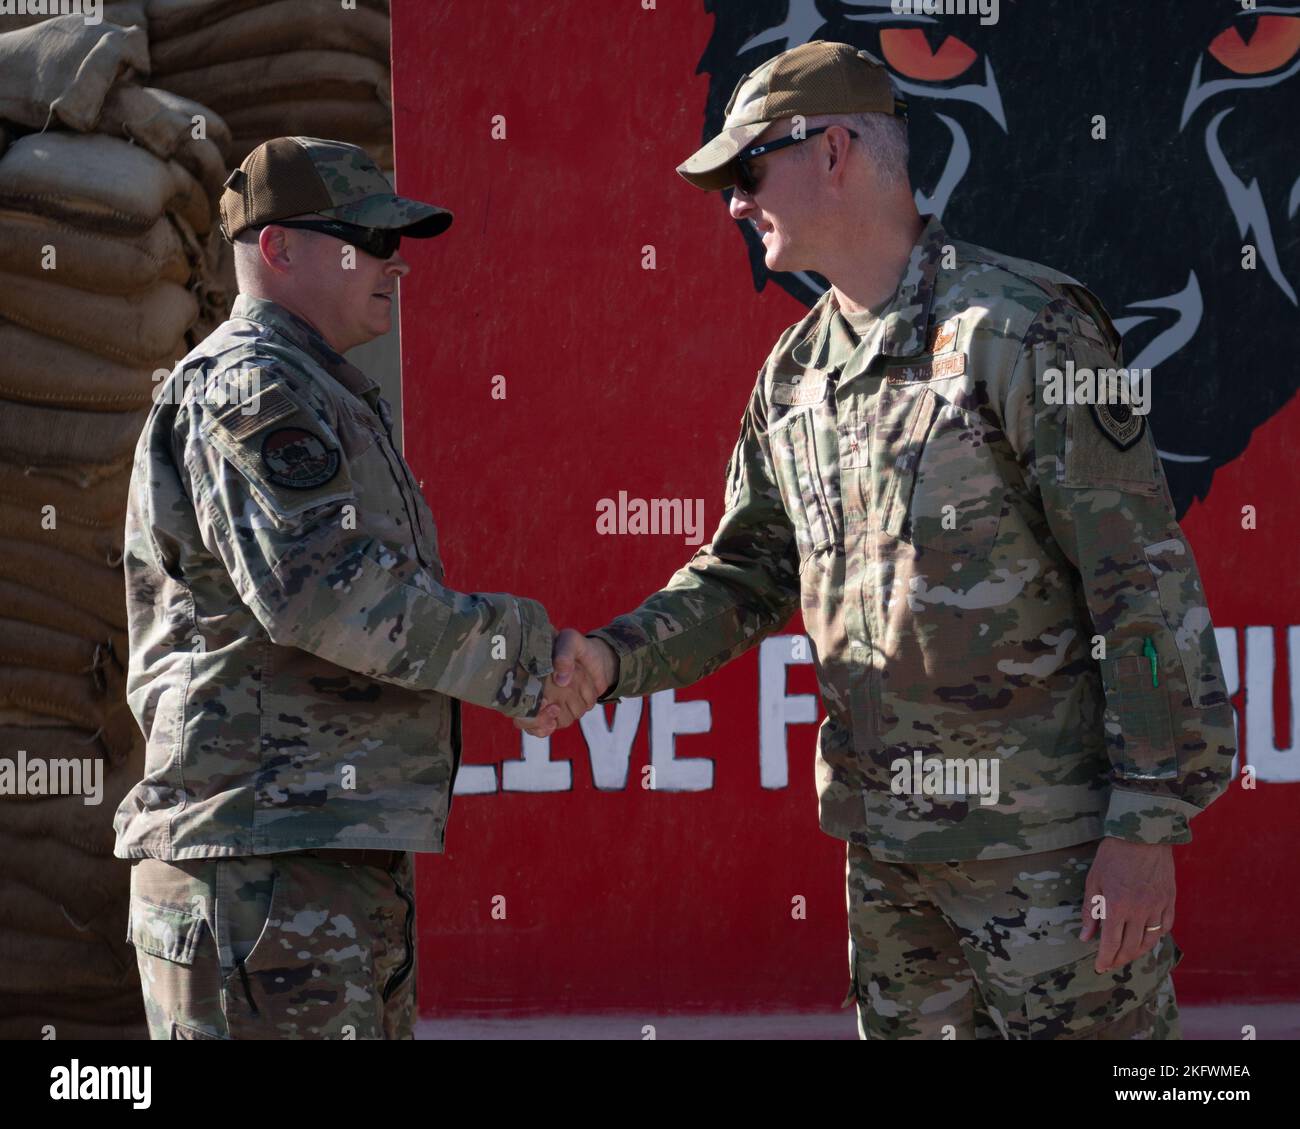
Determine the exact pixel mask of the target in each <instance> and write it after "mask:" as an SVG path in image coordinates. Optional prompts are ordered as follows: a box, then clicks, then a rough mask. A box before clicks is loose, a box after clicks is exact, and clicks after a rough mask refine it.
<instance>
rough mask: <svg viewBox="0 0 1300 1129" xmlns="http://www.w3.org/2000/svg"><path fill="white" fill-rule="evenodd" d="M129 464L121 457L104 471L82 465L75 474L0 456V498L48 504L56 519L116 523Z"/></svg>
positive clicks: (120, 514) (123, 507)
mask: <svg viewBox="0 0 1300 1129" xmlns="http://www.w3.org/2000/svg"><path fill="white" fill-rule="evenodd" d="M0 456H3V452H0ZM131 463H132V460H130V459H124V460H123V461H122V463H121V464H119V465H117V466H113V467H111V468H110V469H109V471H108V473H100V471H101V469H102V468H99V467H86V468H84V470H82V473H80V474H75V473H67V468H62V467H28V466H22V465H19V464H17V463H13V462H10V461H6V460H3V459H2V458H0V499H4V500H5V501H9V502H14V503H16V504H17V505H19V506H31V505H33V504H35V505H37V506H43V505H45V504H47V503H48V504H49V505H52V506H56V507H57V508H58V514H59V520H60V521H75V522H78V523H80V524H81V525H92V526H96V527H100V526H110V525H116V524H118V523H120V522H121V521H123V519H124V518H125V515H126V498H127V494H128V492H129V491H130V488H131ZM79 469H80V468H79Z"/></svg>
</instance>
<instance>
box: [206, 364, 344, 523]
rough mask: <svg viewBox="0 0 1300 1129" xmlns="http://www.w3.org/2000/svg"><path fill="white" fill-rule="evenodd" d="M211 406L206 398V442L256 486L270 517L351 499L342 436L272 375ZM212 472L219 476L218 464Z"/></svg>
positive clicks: (261, 503) (263, 374) (267, 375)
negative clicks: (225, 400) (341, 441)
mask: <svg viewBox="0 0 1300 1129" xmlns="http://www.w3.org/2000/svg"><path fill="white" fill-rule="evenodd" d="M262 377H263V381H262V383H261V384H260V385H259V384H258V382H257V381H255V380H254V381H251V382H247V383H245V384H244V385H242V386H241V391H240V394H239V395H236V396H234V397H231V398H230V399H229V400H228V401H227V402H226V403H224V404H219V405H217V406H215V407H214V406H213V400H212V396H211V395H210V394H209V395H207V396H205V399H204V403H205V406H206V407H207V409H208V410H207V413H206V415H207V418H206V420H205V421H204V424H203V434H204V437H205V438H206V441H207V442H208V443H210V444H211V445H212V447H213V448H214V449H215V451H216V452H217V453H218V454H220V455H221V456H222V457H223V458H224V459H225V460H226V461H227V462H229V463H230V464H231V465H233V466H234V467H235V469H237V470H238V471H239V472H240V473H241V474H242V475H243V476H244V478H245V479H247V480H248V482H249V483H250V485H251V486H252V487H253V491H254V494H255V500H256V501H257V502H258V504H259V505H260V506H261V507H262V509H263V510H265V511H266V512H267V513H268V514H269V515H270V516H271V517H273V518H275V519H278V520H281V521H283V520H285V519H288V518H292V517H295V516H296V515H298V514H300V513H302V512H303V511H304V510H307V509H309V508H311V507H314V506H322V505H325V504H327V503H329V502H334V501H341V500H344V499H347V498H349V497H351V496H352V493H353V488H352V479H351V475H350V474H349V472H348V466H347V460H346V459H345V458H344V456H343V451H342V448H341V446H340V443H339V440H338V436H337V434H336V433H335V431H334V429H333V428H332V427H331V426H330V425H329V423H328V422H327V421H326V420H324V419H323V418H322V417H321V414H320V413H319V412H317V411H316V410H315V409H313V408H312V407H311V405H310V404H309V403H308V402H306V401H304V400H303V399H302V398H301V397H300V396H299V395H298V394H296V393H294V392H293V391H292V390H291V389H290V388H289V387H288V386H287V384H286V383H285V382H284V381H283V380H281V379H278V378H276V377H274V376H272V375H271V374H270V373H268V372H263V373H262ZM209 473H219V470H218V469H217V468H216V464H213V470H212V471H210V472H209Z"/></svg>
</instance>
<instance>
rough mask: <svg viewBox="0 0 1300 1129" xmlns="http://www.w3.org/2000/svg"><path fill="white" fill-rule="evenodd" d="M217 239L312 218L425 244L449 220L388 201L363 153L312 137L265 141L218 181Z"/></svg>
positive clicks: (441, 211)
mask: <svg viewBox="0 0 1300 1129" xmlns="http://www.w3.org/2000/svg"><path fill="white" fill-rule="evenodd" d="M219 207H220V210H221V234H222V235H224V236H225V237H226V238H227V239H229V240H231V241H232V242H233V241H234V239H235V238H236V237H237V236H238V235H239V233H240V232H242V231H245V230H247V229H248V228H250V227H260V226H261V225H262V224H266V223H273V222H274V221H275V220H284V219H288V218H289V217H290V216H298V215H306V214H315V213H319V214H320V215H323V216H329V217H330V218H331V219H337V220H342V221H343V222H344V223H353V224H357V225H358V226H360V227H378V228H388V229H392V228H398V229H400V230H401V232H402V234H403V235H407V236H411V237H412V238H414V239H428V238H430V237H431V236H434V235H441V234H442V233H443V232H444V231H446V230H447V228H449V227H450V226H451V213H450V212H449V211H447V210H446V209H445V208H438V207H435V206H434V205H433V204H422V203H420V202H419V201H418V200H408V199H406V198H405V197H404V196H398V195H396V194H394V192H393V188H392V185H390V184H389V183H388V178H387V177H385V176H384V174H383V173H381V172H380V171H379V168H378V166H377V165H376V164H375V162H374V161H372V160H371V159H370V157H369V155H368V154H367V153H366V151H365V150H364V149H362V148H361V147H360V146H358V145H348V144H347V143H346V142H343V141H326V140H324V139H322V138H319V137H273V138H272V139H271V140H270V141H266V142H264V143H263V144H261V145H259V146H258V147H257V148H256V149H254V150H253V151H252V152H251V153H249V154H248V156H247V157H245V158H244V160H243V163H242V164H241V165H240V166H239V168H237V169H235V171H234V172H232V173H231V174H230V176H229V177H228V178H227V179H226V188H225V191H224V192H222V194H221V200H220V202H219Z"/></svg>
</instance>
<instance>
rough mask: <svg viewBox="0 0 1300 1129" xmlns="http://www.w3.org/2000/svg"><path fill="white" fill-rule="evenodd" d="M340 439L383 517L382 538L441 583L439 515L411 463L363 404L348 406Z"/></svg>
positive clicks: (375, 512)
mask: <svg viewBox="0 0 1300 1129" xmlns="http://www.w3.org/2000/svg"><path fill="white" fill-rule="evenodd" d="M339 429H340V433H341V434H342V435H343V436H344V437H345V439H344V441H345V444H346V446H347V448H348V450H349V457H350V459H351V460H352V467H353V477H354V479H356V480H357V483H358V486H359V487H360V489H361V491H362V493H363V494H364V495H365V496H364V497H363V498H362V500H361V504H362V505H364V506H367V507H370V514H371V517H372V519H373V518H375V517H378V516H379V515H380V514H382V515H383V517H384V519H385V520H384V521H383V523H382V533H383V535H384V538H385V540H387V541H389V542H390V543H392V545H393V546H394V547H395V548H407V547H408V546H409V547H410V549H412V550H413V551H414V553H415V556H416V557H417V558H418V559H419V561H420V563H421V564H422V565H424V566H425V567H426V568H429V569H430V570H432V571H433V572H434V573H435V574H436V577H435V578H436V579H438V580H441V579H442V576H441V568H440V565H439V564H438V556H437V544H436V539H435V534H434V529H433V515H432V514H431V513H430V512H429V507H428V506H427V505H425V503H424V499H423V498H422V497H421V496H420V492H419V489H418V488H417V487H416V484H415V481H414V480H413V479H412V477H411V475H410V472H409V471H408V470H407V468H406V463H405V461H404V460H403V459H402V457H401V455H399V454H398V452H397V450H396V448H394V447H393V445H392V444H391V443H390V442H389V439H388V436H387V435H386V434H385V433H384V430H383V425H382V424H381V423H380V422H379V421H378V419H376V418H375V417H374V415H373V413H371V412H369V411H367V410H366V408H365V406H364V405H362V404H360V403H354V402H352V401H351V400H349V401H345V402H344V410H343V411H342V412H340V416H339Z"/></svg>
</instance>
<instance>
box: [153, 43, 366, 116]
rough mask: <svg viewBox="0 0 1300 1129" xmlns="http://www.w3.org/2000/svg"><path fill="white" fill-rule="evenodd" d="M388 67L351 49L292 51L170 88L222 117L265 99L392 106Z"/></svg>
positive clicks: (177, 78)
mask: <svg viewBox="0 0 1300 1129" xmlns="http://www.w3.org/2000/svg"><path fill="white" fill-rule="evenodd" d="M390 86H391V79H390V76H389V72H388V68H387V67H386V66H384V65H383V64H382V63H376V62H375V61H374V59H367V58H366V57H365V56H364V55H356V54H353V53H351V52H348V51H290V52H288V53H287V54H284V55H273V56H268V57H267V58H264V59H240V60H237V61H236V62H233V63H218V64H216V65H215V66H211V67H203V68H201V69H199V70H193V71H179V72H177V73H176V74H173V75H168V76H167V89H168V90H174V91H176V92H177V93H178V94H183V95H184V96H185V97H186V98H193V99H194V100H195V101H196V102H202V103H203V104H204V105H205V106H211V107H212V108H213V109H214V110H216V111H217V112H218V113H219V114H221V115H222V116H223V117H225V116H227V115H228V114H229V113H230V111H231V110H235V109H239V108H240V107H241V106H255V105H258V104H259V103H262V102H290V101H293V100H295V99H303V100H310V99H313V98H319V97H321V96H322V95H328V96H329V97H330V98H332V99H338V100H357V99H361V100H373V99H378V100H379V101H380V102H381V103H383V105H385V106H391V105H392V92H391V89H390Z"/></svg>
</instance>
